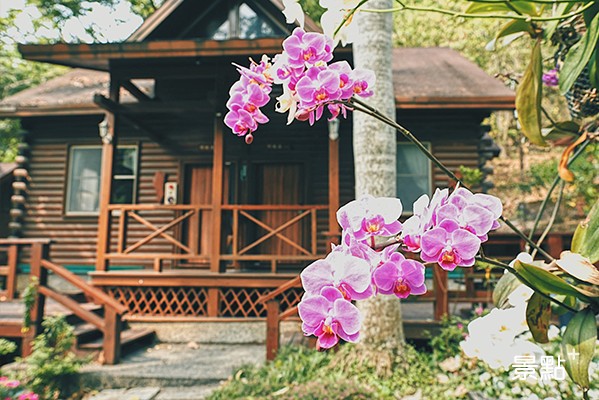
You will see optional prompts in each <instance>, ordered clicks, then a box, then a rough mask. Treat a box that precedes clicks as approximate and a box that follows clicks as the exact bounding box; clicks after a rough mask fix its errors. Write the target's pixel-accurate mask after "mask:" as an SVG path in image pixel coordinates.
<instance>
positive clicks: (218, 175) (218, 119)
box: [210, 113, 224, 272]
mask: <svg viewBox="0 0 599 400" xmlns="http://www.w3.org/2000/svg"><path fill="white" fill-rule="evenodd" d="M223 161H224V137H223V121H222V115H221V114H220V113H217V114H216V116H215V118H214V152H213V155H212V254H211V256H210V271H212V272H222V271H221V267H220V236H221V222H222V214H221V213H222V199H223V168H224V165H223V164H224V163H223Z"/></svg>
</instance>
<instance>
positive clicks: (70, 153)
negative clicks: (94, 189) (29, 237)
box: [62, 143, 140, 218]
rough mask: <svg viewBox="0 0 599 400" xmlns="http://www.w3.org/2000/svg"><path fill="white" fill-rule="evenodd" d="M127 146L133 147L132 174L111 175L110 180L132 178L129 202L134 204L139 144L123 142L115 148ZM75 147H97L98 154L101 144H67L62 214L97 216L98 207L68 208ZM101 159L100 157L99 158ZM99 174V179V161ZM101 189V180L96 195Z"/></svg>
mask: <svg viewBox="0 0 599 400" xmlns="http://www.w3.org/2000/svg"><path fill="white" fill-rule="evenodd" d="M127 148H131V149H135V161H134V165H135V172H134V174H132V175H122V174H121V175H116V174H115V175H113V176H112V180H125V179H127V180H129V179H133V193H132V202H131V204H136V203H137V186H138V181H139V148H140V146H139V144H138V143H132V144H123V145H118V146H116V148H115V150H116V151H118V150H119V149H127ZM77 149H97V150H99V151H100V154H101V152H102V145H101V144H71V145H69V146H68V149H67V165H66V168H65V178H64V179H65V180H64V197H63V202H62V203H63V216H65V217H75V218H76V217H97V216H99V215H100V210H99V209H98V210H97V211H73V210H71V209H70V201H71V200H70V198H71V190H72V186H73V185H72V181H71V176H72V168H73V159H74V157H73V155H74V152H75V151H76V150H77ZM100 160H101V158H100ZM98 172H99V173H100V174H99V179H100V180H101V178H102V165H101V162H100V169H99V171H98ZM101 190H102V187H101V182H100V190H99V191H98V196H100V191H101ZM111 204H112V199H111Z"/></svg>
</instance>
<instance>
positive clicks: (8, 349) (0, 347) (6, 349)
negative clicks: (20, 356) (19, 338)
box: [0, 338, 17, 356]
mask: <svg viewBox="0 0 599 400" xmlns="http://www.w3.org/2000/svg"><path fill="white" fill-rule="evenodd" d="M15 351H17V345H16V344H15V343H13V342H11V341H10V340H6V339H1V338H0V356H5V355H8V354H13V353H14V352H15Z"/></svg>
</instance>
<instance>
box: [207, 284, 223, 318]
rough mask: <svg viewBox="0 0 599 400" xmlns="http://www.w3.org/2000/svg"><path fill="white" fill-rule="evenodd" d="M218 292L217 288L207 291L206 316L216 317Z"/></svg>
mask: <svg viewBox="0 0 599 400" xmlns="http://www.w3.org/2000/svg"><path fill="white" fill-rule="evenodd" d="M219 300H220V299H219V292H218V288H209V289H208V316H209V317H218V309H219Z"/></svg>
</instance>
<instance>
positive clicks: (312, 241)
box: [221, 204, 329, 273]
mask: <svg viewBox="0 0 599 400" xmlns="http://www.w3.org/2000/svg"><path fill="white" fill-rule="evenodd" d="M222 209H223V212H224V213H227V212H228V213H230V216H231V220H232V227H231V248H230V253H229V254H222V255H221V260H228V261H232V262H233V263H234V264H235V263H238V262H240V261H266V262H270V264H271V272H273V273H274V272H276V270H277V263H279V262H282V261H286V262H301V261H313V260H315V259H317V258H318V257H320V256H322V254H319V248H318V247H319V246H318V240H319V232H318V213H319V212H325V211H327V210H328V209H329V206H328V205H283V204H281V205H269V204H263V205H251V204H243V205H236V204H235V205H223V206H222ZM225 215H226V214H225ZM268 217H270V218H271V219H272V220H275V224H272V222H270V223H269V222H268V221H265V219H266V218H268ZM248 228H256V231H261V233H260V234H254V235H248V234H247V229H248ZM290 229H291V230H296V236H299V237H295V238H290V237H289V234H288V233H287V232H288V231H289V230H290ZM244 230H245V231H244ZM286 231H287V232H286ZM244 234H245V235H246V236H248V239H247V240H245V242H242V241H241V238H243V237H244ZM275 241H279V243H280V244H284V245H285V247H286V249H287V250H286V251H278V252H277V251H272V250H270V251H269V250H268V248H267V249H264V247H265V246H266V247H268V245H269V244H270V245H271V249H272V248H274V246H272V244H273V242H275Z"/></svg>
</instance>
